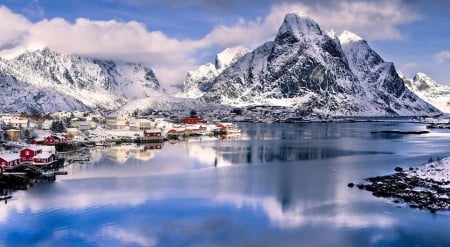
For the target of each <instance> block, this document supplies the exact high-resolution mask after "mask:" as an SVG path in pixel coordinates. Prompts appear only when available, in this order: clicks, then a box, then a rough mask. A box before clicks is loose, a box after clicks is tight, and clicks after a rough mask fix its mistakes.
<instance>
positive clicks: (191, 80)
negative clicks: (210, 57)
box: [183, 46, 250, 98]
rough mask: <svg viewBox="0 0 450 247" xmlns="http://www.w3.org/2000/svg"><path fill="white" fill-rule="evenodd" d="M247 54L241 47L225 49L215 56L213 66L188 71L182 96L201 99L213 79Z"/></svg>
mask: <svg viewBox="0 0 450 247" xmlns="http://www.w3.org/2000/svg"><path fill="white" fill-rule="evenodd" d="M248 52H250V50H249V49H247V48H245V47H242V46H236V47H233V48H227V49H225V50H224V51H222V52H221V53H219V54H217V55H216V61H215V64H212V63H207V64H205V65H202V66H200V67H199V68H197V69H196V70H193V71H189V72H188V73H187V75H186V79H185V81H184V88H183V93H184V94H183V96H184V97H187V98H199V97H201V96H202V95H203V91H204V90H205V88H208V87H209V84H210V83H211V81H212V80H213V79H214V78H216V77H217V76H218V75H219V74H220V73H222V71H224V70H225V69H226V68H228V67H229V66H230V65H231V64H233V63H235V62H236V61H237V60H239V59H240V58H241V57H243V56H244V55H245V54H247V53H248Z"/></svg>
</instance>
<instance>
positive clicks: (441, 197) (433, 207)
mask: <svg viewBox="0 0 450 247" xmlns="http://www.w3.org/2000/svg"><path fill="white" fill-rule="evenodd" d="M402 170H403V169H402ZM396 171H397V168H396ZM366 180H367V181H369V182H370V183H369V184H358V185H356V186H357V187H358V188H360V189H364V190H367V191H370V192H372V195H374V196H376V197H384V198H393V199H394V200H393V202H394V203H396V204H398V203H400V202H401V201H403V202H405V203H407V204H408V205H409V207H410V208H418V209H425V210H428V211H430V212H431V213H435V212H436V211H438V210H450V189H448V188H446V187H444V186H443V185H445V183H443V182H442V181H434V180H432V179H422V178H419V177H416V176H411V175H408V174H406V173H403V172H399V171H397V173H395V174H392V175H386V176H377V177H372V178H368V179H366Z"/></svg>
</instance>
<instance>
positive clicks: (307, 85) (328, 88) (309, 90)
mask: <svg viewBox="0 0 450 247" xmlns="http://www.w3.org/2000/svg"><path fill="white" fill-rule="evenodd" d="M203 83H204V82H203ZM204 84H205V85H208V87H204V88H202V89H201V90H202V96H201V97H200V99H201V100H203V101H205V102H216V103H223V104H230V105H235V106H245V105H251V104H273V105H283V106H290V107H295V108H297V109H299V110H301V111H304V112H307V113H317V114H321V115H370V116H374V115H389V116H396V115H427V114H437V113H439V110H437V109H436V108H434V107H433V106H431V105H429V104H428V103H426V102H424V101H423V100H421V99H420V98H418V97H417V96H416V95H415V94H414V93H412V92H411V91H409V90H408V89H407V88H406V86H405V85H404V82H403V80H402V79H401V78H400V77H399V76H398V74H397V72H396V69H395V66H394V65H393V63H389V62H385V61H384V60H383V59H382V58H381V56H379V55H378V54H377V53H376V52H375V51H374V50H372V49H371V48H370V46H369V45H368V43H367V42H366V41H365V40H364V39H362V38H361V37H359V36H357V35H356V34H352V33H351V32H344V33H343V34H341V35H340V36H337V35H335V34H334V33H333V32H324V31H322V30H321V28H320V26H319V25H318V24H317V23H316V22H314V21H313V20H312V19H310V18H308V17H301V16H299V15H297V14H288V15H286V17H285V19H284V21H283V23H282V25H281V26H280V28H279V32H278V33H277V35H276V37H275V38H274V40H273V41H268V42H266V43H264V44H262V45H261V46H259V47H257V48H256V49H254V50H253V51H251V52H249V53H247V54H246V55H244V56H243V57H241V58H240V59H239V60H237V61H236V62H235V63H233V64H231V65H230V66H229V67H228V68H226V69H225V70H224V71H222V72H221V73H220V74H218V75H217V76H215V77H214V78H210V79H209V81H208V82H207V83H204Z"/></svg>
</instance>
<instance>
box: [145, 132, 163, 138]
mask: <svg viewBox="0 0 450 247" xmlns="http://www.w3.org/2000/svg"><path fill="white" fill-rule="evenodd" d="M144 136H145V137H161V130H145V131H144Z"/></svg>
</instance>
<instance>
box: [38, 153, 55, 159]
mask: <svg viewBox="0 0 450 247" xmlns="http://www.w3.org/2000/svg"><path fill="white" fill-rule="evenodd" d="M52 155H53V154H51V153H40V154H38V155H36V156H34V158H35V159H36V158H37V159H48V158H50V157H51V156H52Z"/></svg>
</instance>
